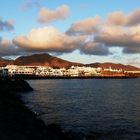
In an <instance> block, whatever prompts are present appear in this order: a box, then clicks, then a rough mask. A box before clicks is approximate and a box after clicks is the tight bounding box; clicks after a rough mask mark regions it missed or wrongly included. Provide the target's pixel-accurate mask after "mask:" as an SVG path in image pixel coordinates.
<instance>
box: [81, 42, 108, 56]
mask: <svg viewBox="0 0 140 140" xmlns="http://www.w3.org/2000/svg"><path fill="white" fill-rule="evenodd" d="M80 52H81V53H84V54H89V55H108V54H110V52H109V49H108V48H107V47H106V46H104V44H102V43H95V42H89V43H86V44H85V45H84V46H83V47H82V48H81V49H80Z"/></svg>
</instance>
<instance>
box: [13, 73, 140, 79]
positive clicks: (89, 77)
mask: <svg viewBox="0 0 140 140" xmlns="http://www.w3.org/2000/svg"><path fill="white" fill-rule="evenodd" d="M12 78H16V79H17V78H22V79H25V80H29V79H133V78H140V76H134V75H133V76H112V75H111V76H109V75H106V76H78V77H77V76H75V77H74V76H73V77H72V76H69V77H68V76H37V75H25V74H24V75H15V76H13V77H12Z"/></svg>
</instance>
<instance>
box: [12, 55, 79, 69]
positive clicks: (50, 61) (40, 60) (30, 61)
mask: <svg viewBox="0 0 140 140" xmlns="http://www.w3.org/2000/svg"><path fill="white" fill-rule="evenodd" d="M13 64H14V65H23V66H24V65H27V66H48V67H53V68H63V67H65V68H68V67H70V66H72V65H80V64H79V63H72V62H69V61H66V60H63V59H60V58H57V57H54V56H51V55H49V54H33V55H30V56H21V57H19V58H17V59H16V60H15V61H13Z"/></svg>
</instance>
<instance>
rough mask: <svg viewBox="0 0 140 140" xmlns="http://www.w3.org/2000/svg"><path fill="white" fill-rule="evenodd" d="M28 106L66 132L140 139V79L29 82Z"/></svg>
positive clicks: (25, 97) (26, 98)
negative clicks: (30, 89) (30, 88)
mask: <svg viewBox="0 0 140 140" xmlns="http://www.w3.org/2000/svg"><path fill="white" fill-rule="evenodd" d="M28 82H29V83H30V84H31V86H32V87H33V88H34V89H35V91H33V92H31V93H29V94H26V95H24V97H23V99H24V100H25V101H26V103H27V105H28V106H29V107H30V108H32V110H34V111H36V112H37V113H39V114H40V117H41V118H42V119H43V120H44V121H45V122H46V124H50V123H58V124H61V126H62V127H63V129H65V130H73V131H78V132H79V131H80V132H81V131H82V132H85V133H86V132H89V131H90V132H91V131H92V132H99V133H101V134H102V135H103V136H102V138H104V139H105V138H106V139H108V138H115V139H126V140H127V139H136V138H138V139H140V86H139V85H140V79H65V80H64V79H62V80H60V79H59V80H58V79H54V80H53V79H51V80H29V81H28Z"/></svg>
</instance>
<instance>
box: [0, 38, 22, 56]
mask: <svg viewBox="0 0 140 140" xmlns="http://www.w3.org/2000/svg"><path fill="white" fill-rule="evenodd" d="M18 53H19V52H18V49H17V47H16V46H15V45H14V44H13V43H12V41H11V40H8V39H2V38H0V56H9V55H16V54H18Z"/></svg>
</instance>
